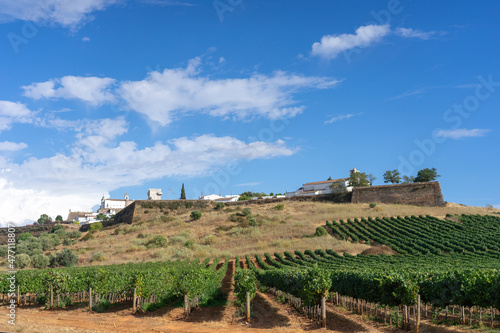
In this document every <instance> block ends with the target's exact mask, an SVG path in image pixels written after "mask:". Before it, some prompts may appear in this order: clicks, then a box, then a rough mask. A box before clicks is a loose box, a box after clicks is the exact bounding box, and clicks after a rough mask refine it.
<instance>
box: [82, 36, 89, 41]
mask: <svg viewBox="0 0 500 333" xmlns="http://www.w3.org/2000/svg"><path fill="white" fill-rule="evenodd" d="M82 42H90V37H83V38H82Z"/></svg>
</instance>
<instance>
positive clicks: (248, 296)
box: [246, 291, 250, 323]
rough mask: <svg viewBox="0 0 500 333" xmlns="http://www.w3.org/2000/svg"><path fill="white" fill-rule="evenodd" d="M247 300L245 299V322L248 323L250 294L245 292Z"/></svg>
mask: <svg viewBox="0 0 500 333" xmlns="http://www.w3.org/2000/svg"><path fill="white" fill-rule="evenodd" d="M246 296H247V299H246V301H247V302H246V320H247V323H250V292H249V291H247V294H246Z"/></svg>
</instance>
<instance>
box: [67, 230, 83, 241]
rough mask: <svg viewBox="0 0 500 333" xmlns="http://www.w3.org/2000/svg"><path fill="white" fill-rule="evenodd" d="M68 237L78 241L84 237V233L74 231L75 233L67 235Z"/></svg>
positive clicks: (71, 232)
mask: <svg viewBox="0 0 500 333" xmlns="http://www.w3.org/2000/svg"><path fill="white" fill-rule="evenodd" d="M66 236H68V237H69V238H73V239H76V238H80V237H82V233H81V232H80V231H78V230H74V231H70V232H68V233H67V234H66Z"/></svg>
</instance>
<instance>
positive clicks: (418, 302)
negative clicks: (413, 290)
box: [415, 295, 420, 333]
mask: <svg viewBox="0 0 500 333" xmlns="http://www.w3.org/2000/svg"><path fill="white" fill-rule="evenodd" d="M419 330H420V295H417V323H416V325H415V333H418V332H419Z"/></svg>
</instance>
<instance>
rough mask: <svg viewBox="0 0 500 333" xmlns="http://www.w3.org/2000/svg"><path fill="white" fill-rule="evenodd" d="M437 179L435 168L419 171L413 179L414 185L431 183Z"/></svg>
mask: <svg viewBox="0 0 500 333" xmlns="http://www.w3.org/2000/svg"><path fill="white" fill-rule="evenodd" d="M437 177H441V176H440V175H438V174H437V170H436V168H432V169H429V168H425V169H422V170H420V171H419V172H418V173H417V177H416V178H415V183H424V182H432V181H434V180H436V178H437Z"/></svg>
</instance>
